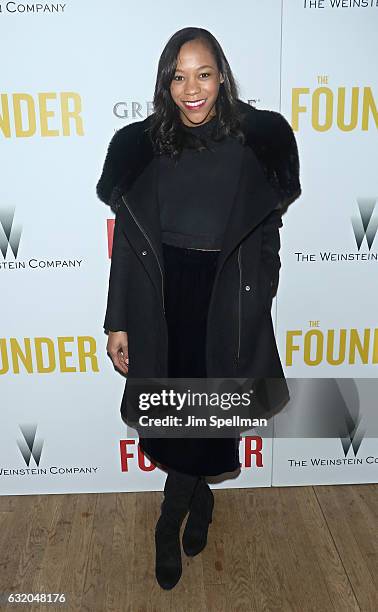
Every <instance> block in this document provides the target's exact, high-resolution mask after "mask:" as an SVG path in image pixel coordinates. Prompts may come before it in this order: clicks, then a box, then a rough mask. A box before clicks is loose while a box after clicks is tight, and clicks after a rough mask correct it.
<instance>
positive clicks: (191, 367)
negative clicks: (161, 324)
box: [139, 243, 240, 476]
mask: <svg viewBox="0 0 378 612" xmlns="http://www.w3.org/2000/svg"><path fill="white" fill-rule="evenodd" d="M218 253H219V252H218V251H200V250H195V249H187V248H181V247H177V246H172V245H168V244H165V243H163V255H164V267H165V292H164V293H165V295H164V298H165V310H166V318H167V326H168V364H169V365H168V376H169V377H170V378H206V352H205V349H206V319H207V312H208V307H209V301H210V296H211V290H212V284H213V281H214V276H215V267H216V263H217V257H218ZM139 445H140V448H141V449H142V451H143V452H145V453H146V454H147V456H148V457H149V458H150V459H151V460H152V461H153V462H154V463H158V464H161V465H162V466H163V467H164V468H167V469H169V468H171V469H173V470H176V471H179V472H184V473H186V474H192V475H197V476H216V475H219V474H223V473H226V472H234V471H235V470H237V469H239V467H240V462H239V437H238V438H236V437H234V438H143V437H139Z"/></svg>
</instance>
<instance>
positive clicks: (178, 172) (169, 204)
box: [157, 117, 242, 250]
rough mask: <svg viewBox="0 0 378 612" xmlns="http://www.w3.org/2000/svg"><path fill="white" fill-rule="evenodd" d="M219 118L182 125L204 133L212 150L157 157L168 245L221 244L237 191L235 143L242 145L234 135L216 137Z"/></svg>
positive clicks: (207, 246) (213, 246) (186, 149)
mask: <svg viewBox="0 0 378 612" xmlns="http://www.w3.org/2000/svg"><path fill="white" fill-rule="evenodd" d="M216 120H217V118H216V117H213V118H212V119H210V121H208V122H207V123H204V124H202V125H199V126H195V127H192V126H186V125H184V124H183V126H182V128H183V130H184V131H189V132H190V131H195V132H196V134H199V135H200V136H201V137H202V138H204V139H205V141H206V143H207V144H208V146H210V148H211V150H207V149H204V150H201V151H197V150H195V149H191V148H189V147H188V146H185V147H184V149H183V151H182V153H181V155H180V158H179V160H178V161H175V160H173V159H171V158H170V157H169V156H168V155H161V156H159V157H158V158H157V159H158V197H159V206H160V221H161V230H162V241H163V242H165V243H166V244H171V245H174V246H179V247H186V248H195V249H214V250H219V249H221V245H222V239H223V234H224V230H225V228H226V224H227V221H228V216H229V214H230V210H231V205H232V201H233V195H234V193H233V185H234V183H235V182H234V181H232V180H231V177H232V176H233V173H234V172H235V171H236V168H235V163H233V162H234V160H235V158H236V157H237V156H235V147H241V146H242V145H241V144H240V143H239V142H238V141H237V140H236V139H235V138H233V137H231V136H227V137H226V138H224V139H223V140H222V141H219V142H216V141H214V139H213V138H212V136H211V132H212V129H213V127H214V125H215V122H216Z"/></svg>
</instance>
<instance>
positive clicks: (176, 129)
mask: <svg viewBox="0 0 378 612" xmlns="http://www.w3.org/2000/svg"><path fill="white" fill-rule="evenodd" d="M190 40H201V41H202V42H203V43H205V44H206V45H207V46H208V48H209V49H210V51H211V53H212V54H213V56H214V58H215V61H216V64H217V67H218V70H219V71H220V72H221V73H222V75H223V78H224V82H223V83H221V85H220V88H219V93H218V97H217V100H216V103H215V109H216V115H217V119H216V121H215V123H214V127H213V130H212V137H213V138H214V140H221V139H223V138H224V137H225V136H228V135H231V136H234V137H235V138H237V139H238V140H239V141H240V142H241V143H242V144H243V143H244V134H243V131H242V129H241V117H240V114H239V111H238V107H237V100H238V87H237V85H236V82H235V78H234V76H233V74H232V71H231V68H230V65H229V63H228V61H227V59H226V56H225V54H224V53H223V50H222V47H221V46H220V44H219V42H218V41H217V39H216V38H215V37H214V36H213V35H212V34H211V33H210V32H209V31H208V30H205V29H203V28H196V27H188V28H183V29H181V30H178V31H177V32H176V33H175V34H173V35H172V36H171V38H170V39H169V40H168V42H167V44H166V45H165V47H164V49H163V52H162V54H161V56H160V59H159V64H158V70H157V77H156V83H155V92H154V98H153V106H154V113H153V115H151V123H150V128H149V133H150V138H151V142H152V146H153V149H154V153H155V154H157V155H161V154H168V155H170V156H171V157H174V156H179V154H180V153H181V151H182V149H183V146H184V142H185V143H186V146H189V147H193V148H196V149H201V148H203V147H206V142H205V141H203V140H202V139H201V137H199V136H197V135H195V132H196V130H190V132H188V131H187V130H183V129H182V121H181V118H180V113H179V110H178V108H177V106H176V104H175V103H174V101H173V99H172V96H171V92H170V86H171V82H172V80H173V77H174V74H175V70H176V66H177V57H178V55H179V52H180V49H181V47H182V45H183V44H184V43H186V42H188V41H190Z"/></svg>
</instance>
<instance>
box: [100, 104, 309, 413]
mask: <svg viewBox="0 0 378 612" xmlns="http://www.w3.org/2000/svg"><path fill="white" fill-rule="evenodd" d="M238 104H239V105H240V109H241V111H242V112H243V113H244V119H243V125H242V127H243V131H244V133H245V136H246V142H245V146H244V147H242V148H241V154H240V163H239V168H240V172H239V174H238V176H235V198H234V202H233V207H232V210H231V215H230V218H229V223H228V225H227V228H226V231H225V235H224V241H223V245H222V249H221V251H220V253H219V256H218V259H217V268H216V276H215V280H214V285H213V290H212V297H211V301H210V306H209V311H208V324H207V325H208V327H207V337H206V363H207V375H208V377H214V378H224V377H233V378H259V377H280V378H281V379H282V380H283V381H284V373H283V369H282V365H281V361H280V357H279V354H278V351H277V346H276V341H275V336H274V329H273V323H272V317H271V306H272V299H273V297H274V295H275V293H276V290H277V286H278V280H279V270H280V266H281V262H280V257H279V250H280V236H279V228H280V227H282V219H281V217H282V213H283V212H284V211H285V210H286V208H287V206H288V205H289V204H290V203H291V202H292V201H294V200H295V199H296V198H297V197H298V196H299V195H300V193H301V186H300V180H299V158H298V149H297V144H296V140H295V137H294V133H293V130H292V128H291V126H290V125H289V123H288V122H287V121H286V119H285V118H284V117H283V116H282V115H281V114H280V113H278V112H274V111H267V110H258V109H256V108H254V107H252V106H250V105H248V104H246V103H244V102H242V101H241V100H239V101H238ZM149 123H150V117H147V118H146V119H145V120H143V121H138V122H134V123H132V124H131V125H128V126H125V127H123V128H122V129H120V130H118V131H117V132H116V133H115V135H114V136H113V138H112V140H111V142H110V145H109V148H108V152H107V156H106V159H105V163H104V168H103V171H102V175H101V178H100V180H99V182H98V184H97V195H98V197H99V198H100V199H101V200H102V201H104V202H106V203H107V204H109V205H110V206H111V207H112V209H113V210H114V211H115V212H116V219H115V227H114V237H113V251H112V261H111V269H110V277H109V292H108V303H107V310H106V315H105V321H104V328H105V329H106V330H112V331H119V330H124V331H127V332H128V342H129V372H128V378H129V379H130V378H132V377H138V378H146V377H148V378H150V377H151V378H159V377H167V376H168V374H167V349H168V335H167V326H166V320H165V313H164V262H163V254H162V242H161V233H160V218H159V210H158V200H157V172H156V164H151V163H150V162H151V161H152V159H153V150H152V145H151V142H150V140H149V137H148V134H147V133H146V132H145V129H146V128H148V126H149ZM246 147H249V148H250V150H251V151H252V153H253V154H252V155H250V154H249V155H248V156H247V155H245V151H246ZM285 392H286V393H287V386H286V383H285ZM281 399H282V395H281ZM277 401H278V400H277ZM277 401H276V400H274V402H275V403H277ZM278 403H280V402H278ZM269 408H273V409H274V406H269Z"/></svg>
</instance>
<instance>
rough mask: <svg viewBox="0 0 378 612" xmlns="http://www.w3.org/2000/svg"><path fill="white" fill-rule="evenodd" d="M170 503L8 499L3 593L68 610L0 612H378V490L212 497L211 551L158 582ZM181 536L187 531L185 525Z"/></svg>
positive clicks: (105, 497)
mask: <svg viewBox="0 0 378 612" xmlns="http://www.w3.org/2000/svg"><path fill="white" fill-rule="evenodd" d="M161 499H162V493H160V492H156V493H155V492H154V493H122V494H91V495H84V494H81V495H73V494H71V495H44V496H42V495H40V496H17V497H16V496H5V497H0V555H1V558H0V592H2V593H5V592H6V593H7V592H9V591H13V592H24V593H25V592H26V593H38V592H45V593H46V592H48V593H65V596H66V598H67V604H66V605H65V606H56V605H52V604H50V605H45V606H42V605H41V604H38V605H34V606H32V605H23V606H15V605H13V606H9V605H8V607H6V606H4V604H2V605H1V606H0V609H1V610H13V611H14V610H20V609H27V610H62V611H63V610H69V612H73V611H76V610H88V612H97V611H99V612H108V611H114V612H123V611H126V610H127V611H130V612H138V611H149V610H156V611H159V612H160V611H164V612H166V611H167V612H168V611H172V612H184V611H186V610H188V611H190V612H192V611H193V612H200V611H214V612H222V611H227V612H236V611H237V610H248V612H251V611H255V610H256V611H258V612H260V611H270V610H276V611H277V612H278V611H279V612H286V611H290V610H295V611H298V612H310V611H312V610H313V611H319V612H320V611H321V612H331V611H333V610H337V611H340V612H352V611H354V610H362V611H364V612H368V611H369V612H370V611H371V612H373V611H374V612H376V611H377V610H378V587H377V584H378V485H337V486H317V487H282V488H266V489H265V488H260V489H248V490H247V489H230V490H216V491H215V509H214V518H213V522H212V524H211V527H210V532H209V541H208V546H207V548H206V549H205V550H204V551H203V552H202V553H201V554H200V555H198V556H197V557H195V558H193V559H189V558H187V557H186V556H185V555H184V553H183V575H182V578H181V580H180V582H179V583H178V585H177V586H176V587H175V588H174V589H173V590H171V591H164V590H162V589H161V588H160V587H159V586H158V584H157V583H156V581H155V577H154V561H155V559H154V527H155V523H156V521H157V519H158V516H159V512H160V502H161ZM183 527H184V525H183Z"/></svg>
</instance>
